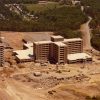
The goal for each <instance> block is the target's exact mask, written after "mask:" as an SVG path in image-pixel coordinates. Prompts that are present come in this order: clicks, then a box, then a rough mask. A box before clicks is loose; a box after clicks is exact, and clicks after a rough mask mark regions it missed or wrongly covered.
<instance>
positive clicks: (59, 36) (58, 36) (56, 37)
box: [51, 35, 64, 39]
mask: <svg viewBox="0 0 100 100" xmlns="http://www.w3.org/2000/svg"><path fill="white" fill-rule="evenodd" d="M51 37H52V38H55V39H58V38H64V37H62V36H61V35H57V36H56V35H53V36H51Z"/></svg>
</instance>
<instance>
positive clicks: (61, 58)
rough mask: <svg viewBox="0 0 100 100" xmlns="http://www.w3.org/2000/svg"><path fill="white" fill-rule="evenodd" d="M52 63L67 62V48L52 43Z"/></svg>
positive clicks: (58, 43)
mask: <svg viewBox="0 0 100 100" xmlns="http://www.w3.org/2000/svg"><path fill="white" fill-rule="evenodd" d="M52 50H53V51H52V54H53V55H52V59H53V61H54V63H58V64H61V63H63V64H65V63H66V62H67V46H66V45H65V44H64V43H62V42H54V43H53V49H52Z"/></svg>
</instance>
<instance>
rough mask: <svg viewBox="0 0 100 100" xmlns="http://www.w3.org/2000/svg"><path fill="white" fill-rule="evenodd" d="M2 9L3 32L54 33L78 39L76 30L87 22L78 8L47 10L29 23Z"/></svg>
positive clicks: (0, 23) (6, 9)
mask: <svg viewBox="0 0 100 100" xmlns="http://www.w3.org/2000/svg"><path fill="white" fill-rule="evenodd" d="M3 8H4V9H3ZM3 8H1V9H2V10H1V12H2V11H3V12H4V15H5V16H6V19H5V20H2V19H1V20H0V30H4V31H55V32H56V33H57V34H62V35H63V36H65V37H67V38H70V37H79V36H80V32H78V31H77V29H79V28H80V25H81V24H82V23H84V22H86V21H87V17H86V16H85V15H84V14H83V13H82V12H81V10H80V8H79V7H66V6H65V7H60V8H54V9H52V10H51V9H47V10H46V11H43V12H41V13H36V14H35V16H36V18H35V19H33V20H30V21H27V20H23V18H22V17H21V16H19V15H17V14H15V13H14V12H10V11H9V10H8V8H7V7H5V6H4V7H3ZM1 12H0V13H1Z"/></svg>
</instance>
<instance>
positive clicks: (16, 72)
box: [0, 32, 100, 100]
mask: <svg viewBox="0 0 100 100" xmlns="http://www.w3.org/2000/svg"><path fill="white" fill-rule="evenodd" d="M28 34H29V33H28ZM15 35H16V36H15ZM2 36H4V37H5V40H6V41H7V42H8V43H9V44H10V45H11V46H12V47H13V48H14V49H21V48H22V45H23V42H22V39H23V37H24V35H23V33H19V32H15V33H12V32H2ZM11 55H12V52H11V51H10V50H7V51H6V57H5V59H6V61H7V64H6V67H4V68H2V67H1V68H0V100H88V99H86V98H87V97H93V96H100V60H97V59H96V58H95V55H94V56H93V58H94V59H93V62H89V63H88V62H86V63H85V64H82V63H78V64H66V65H59V67H58V69H57V66H56V65H53V64H47V65H46V66H41V64H39V63H34V62H28V63H22V64H17V63H16V62H15V60H14V58H13V56H11ZM36 73H39V75H38V74H37V75H35V74H36Z"/></svg>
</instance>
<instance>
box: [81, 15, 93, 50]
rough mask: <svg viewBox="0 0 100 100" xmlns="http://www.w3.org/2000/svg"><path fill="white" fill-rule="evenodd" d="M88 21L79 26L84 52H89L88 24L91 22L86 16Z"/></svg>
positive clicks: (89, 34) (89, 36)
mask: <svg viewBox="0 0 100 100" xmlns="http://www.w3.org/2000/svg"><path fill="white" fill-rule="evenodd" d="M88 19H89V20H88V21H87V22H86V23H84V24H82V25H81V28H80V30H81V32H82V37H83V46H84V49H85V50H90V49H91V43H90V39H91V31H90V27H89V23H90V22H91V20H92V18H91V17H90V16H88Z"/></svg>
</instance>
